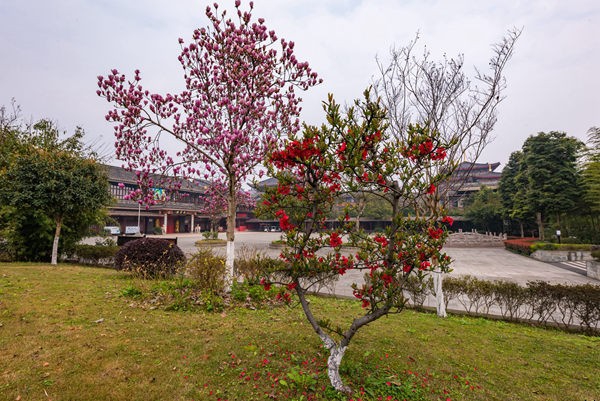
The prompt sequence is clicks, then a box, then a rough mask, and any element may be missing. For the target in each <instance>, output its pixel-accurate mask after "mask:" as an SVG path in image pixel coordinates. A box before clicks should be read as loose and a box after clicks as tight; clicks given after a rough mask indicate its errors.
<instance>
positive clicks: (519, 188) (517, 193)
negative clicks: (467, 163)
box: [498, 151, 534, 237]
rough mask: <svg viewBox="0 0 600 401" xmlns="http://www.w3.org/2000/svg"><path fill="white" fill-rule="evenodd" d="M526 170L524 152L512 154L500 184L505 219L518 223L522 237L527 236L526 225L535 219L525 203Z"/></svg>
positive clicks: (499, 190)
mask: <svg viewBox="0 0 600 401" xmlns="http://www.w3.org/2000/svg"><path fill="white" fill-rule="evenodd" d="M524 169H525V165H524V163H523V152H521V151H516V152H513V153H511V155H510V157H509V159H508V163H506V166H504V169H502V176H501V177H500V182H499V183H498V193H499V195H500V200H501V203H502V214H503V217H504V218H507V219H510V220H514V221H516V222H518V224H519V231H520V232H521V237H524V236H525V230H524V226H525V224H526V223H528V222H530V221H533V219H534V218H533V216H534V215H533V212H532V210H530V209H529V207H528V204H527V202H526V201H525V199H526V196H525V192H526V190H527V175H526V174H525V173H524V172H522V171H523V170H524Z"/></svg>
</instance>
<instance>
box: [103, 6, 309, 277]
mask: <svg viewBox="0 0 600 401" xmlns="http://www.w3.org/2000/svg"><path fill="white" fill-rule="evenodd" d="M249 6H250V7H249V10H247V11H244V10H243V9H242V8H241V2H240V1H239V0H236V1H235V20H234V19H231V18H228V17H227V13H226V11H223V12H220V11H219V5H218V4H217V3H214V5H213V7H212V8H211V7H207V8H206V16H207V17H208V20H209V21H210V23H209V25H208V26H207V27H204V28H200V29H197V30H195V31H194V33H193V36H192V40H191V42H190V43H189V44H186V43H185V42H184V40H183V39H179V43H180V45H181V55H180V56H179V61H180V63H181V66H182V67H183V79H184V85H185V89H184V90H183V91H182V92H181V93H176V94H166V95H161V94H156V93H151V92H150V91H148V90H146V89H144V88H143V87H142V85H141V75H140V71H139V70H136V71H135V74H134V76H133V79H127V78H126V77H125V75H124V74H121V73H120V72H119V71H118V70H116V69H113V70H112V71H111V72H110V74H108V76H107V77H103V76H99V77H98V87H99V89H98V91H97V93H98V95H99V96H101V97H104V98H106V100H107V101H108V102H109V103H111V104H112V105H113V106H114V108H113V109H111V110H110V111H109V112H108V114H107V115H106V119H107V120H108V121H110V122H113V123H114V124H115V126H114V129H115V136H116V141H115V146H116V155H117V158H118V159H120V160H123V161H124V162H125V163H126V167H128V168H130V169H131V170H135V171H137V172H138V181H139V186H140V189H141V191H140V192H139V193H138V194H136V196H138V198H139V199H141V200H142V201H143V202H144V203H146V204H151V203H152V202H153V198H152V193H151V189H152V188H153V187H156V186H158V185H159V183H156V182H154V181H155V178H153V177H156V175H155V174H160V175H163V176H170V177H177V178H183V179H193V178H200V179H205V180H210V181H214V182H217V183H219V184H221V185H223V186H224V187H225V188H226V196H225V199H226V201H227V241H228V242H227V261H226V265H227V267H228V271H229V275H228V280H226V282H227V283H228V284H230V283H231V278H232V274H233V260H234V238H235V237H234V228H235V214H236V208H237V205H238V198H237V194H238V193H239V192H240V189H241V186H242V184H243V183H244V182H245V181H246V179H247V177H248V176H249V175H250V174H252V173H253V172H254V171H255V169H256V167H257V165H258V164H259V163H261V161H263V160H264V157H265V154H266V152H267V151H268V150H269V149H271V148H272V147H273V146H274V145H275V144H276V142H277V140H278V138H279V137H280V136H281V135H293V134H294V133H296V132H297V131H298V130H299V128H300V122H299V120H298V116H299V113H300V106H299V104H300V101H301V99H300V98H299V97H298V96H297V95H296V90H297V89H300V90H306V89H308V88H310V87H311V86H314V85H316V84H318V83H319V82H320V79H318V77H317V74H316V73H315V72H313V71H312V70H311V69H310V67H309V65H308V63H306V62H301V61H299V60H298V59H297V58H296V56H295V55H294V43H293V42H288V41H286V40H285V39H278V37H277V35H276V34H275V32H274V31H272V30H269V29H268V28H267V27H266V25H265V24H264V19H262V18H258V19H257V20H254V19H253V17H252V9H253V3H252V2H250V3H249ZM167 138H168V140H166V139H167ZM173 143H175V144H176V145H173ZM175 146H176V147H177V149H174V147H175ZM169 149H174V150H173V151H170V150H169ZM161 184H162V185H163V186H164V185H168V186H169V187H170V188H175V189H177V186H178V185H179V184H178V181H177V180H172V181H168V182H166V183H161Z"/></svg>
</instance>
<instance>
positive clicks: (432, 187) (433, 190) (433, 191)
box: [427, 184, 436, 195]
mask: <svg viewBox="0 0 600 401" xmlns="http://www.w3.org/2000/svg"><path fill="white" fill-rule="evenodd" d="M435 189H436V188H435V185H433V184H431V185H430V186H429V188H428V189H427V193H428V194H429V195H433V194H434V193H435Z"/></svg>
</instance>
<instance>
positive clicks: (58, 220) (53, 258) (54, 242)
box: [50, 217, 62, 265]
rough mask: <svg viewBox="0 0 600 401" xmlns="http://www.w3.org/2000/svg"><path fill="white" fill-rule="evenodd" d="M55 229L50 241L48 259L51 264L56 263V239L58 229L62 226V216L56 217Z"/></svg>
mask: <svg viewBox="0 0 600 401" xmlns="http://www.w3.org/2000/svg"><path fill="white" fill-rule="evenodd" d="M55 221H56V230H55V231H54V241H53V242H52V259H51V260H50V264H51V265H56V264H57V263H58V240H59V239H60V230H61V228H62V217H57V218H56V219H55Z"/></svg>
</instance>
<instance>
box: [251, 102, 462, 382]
mask: <svg viewBox="0 0 600 401" xmlns="http://www.w3.org/2000/svg"><path fill="white" fill-rule="evenodd" d="M359 116H360V117H359ZM327 121H329V123H330V127H326V126H324V127H321V128H320V129H319V128H315V127H306V128H305V130H304V132H303V136H302V137H301V138H297V137H291V138H290V139H289V140H288V141H287V142H286V143H284V144H283V146H282V147H281V148H280V149H278V150H276V151H275V152H273V153H272V155H271V158H270V162H271V165H270V174H271V175H272V176H274V177H276V178H277V180H278V185H277V187H275V188H272V189H270V190H268V191H267V193H266V195H265V199H264V201H263V202H262V206H260V208H259V210H258V212H259V213H261V212H264V213H266V214H269V215H273V214H274V215H275V216H276V217H277V218H278V219H279V225H280V227H281V229H282V232H283V242H285V245H286V247H285V248H284V249H283V251H282V252H281V255H280V259H281V261H282V262H283V263H282V264H281V265H279V266H277V267H276V268H275V269H273V270H271V271H268V272H265V274H264V277H263V278H262V280H261V285H262V286H263V287H264V288H265V289H267V290H268V289H271V286H272V285H273V284H278V285H280V288H282V289H283V291H284V293H282V295H281V296H280V298H281V299H282V300H283V301H284V302H285V301H288V300H290V299H291V298H290V297H289V295H288V296H286V295H285V294H286V293H287V292H288V291H295V293H296V295H297V297H298V299H299V301H300V304H301V305H302V306H303V308H304V312H305V314H306V317H307V319H308V320H309V322H310V324H311V325H312V327H313V329H314V330H315V331H316V332H317V333H318V335H319V336H320V338H321V340H322V341H323V342H324V345H325V347H326V348H327V349H329V351H330V355H331V357H330V360H329V368H330V369H329V375H330V376H329V377H330V380H331V383H332V385H333V386H334V387H335V388H336V389H338V390H340V391H348V388H347V387H345V386H344V385H343V383H342V382H341V378H340V377H339V363H340V361H341V358H342V356H343V353H344V351H345V349H346V347H347V345H348V343H349V342H350V340H351V338H352V337H353V335H354V334H355V333H356V331H357V330H358V329H360V328H361V327H362V326H364V325H366V324H368V323H370V322H372V321H374V320H376V319H378V318H380V317H382V316H385V315H386V314H388V313H393V312H399V311H401V310H402V309H403V308H404V306H405V304H406V299H405V297H404V293H405V290H407V289H408V288H409V286H410V285H411V284H412V281H411V282H410V284H409V280H412V279H410V277H411V275H415V274H417V273H419V272H423V271H427V270H433V269H439V270H441V271H446V270H448V268H449V264H450V258H449V257H448V256H446V255H445V254H444V253H443V252H442V251H441V249H442V246H443V244H444V242H445V239H446V236H447V228H446V227H447V225H451V224H452V219H451V218H450V217H448V216H445V214H446V213H445V211H444V210H443V209H442V208H441V207H440V206H439V202H437V201H436V199H437V198H436V196H437V190H436V189H437V186H438V184H439V183H440V182H441V181H442V180H443V179H444V178H445V177H446V175H445V174H447V168H446V165H445V164H444V163H445V162H444V160H443V159H444V157H445V155H446V150H447V149H448V146H449V145H448V144H445V143H442V142H441V140H440V134H439V132H436V131H434V130H430V129H429V128H428V127H427V126H420V125H414V126H410V127H409V129H408V135H409V137H410V141H409V144H408V145H407V144H404V143H403V142H401V141H399V140H398V139H397V138H395V137H392V136H390V134H389V132H388V131H387V130H386V128H387V126H386V114H385V110H384V109H383V108H381V107H380V106H379V104H378V103H376V102H372V101H371V99H370V98H369V96H368V94H367V95H366V97H365V101H364V102H362V103H357V104H356V109H354V110H350V111H348V113H347V114H346V115H345V116H342V115H341V114H340V113H339V107H338V105H337V104H335V102H333V99H332V98H330V103H329V104H328V107H327ZM425 168H427V169H428V173H427V174H424V173H423V171H424V169H425ZM436 171H437V173H436ZM442 171H443V173H442ZM361 193H372V194H377V195H378V196H380V197H381V198H382V199H383V200H384V201H385V202H387V203H389V205H390V206H391V207H390V209H391V210H393V213H392V219H391V224H390V225H389V226H388V227H387V228H385V229H384V230H382V231H381V232H378V233H375V234H370V233H367V232H364V231H362V230H360V229H358V230H357V228H356V227H355V225H354V224H355V223H354V221H350V219H348V218H347V217H346V216H349V215H350V214H351V212H352V210H351V208H352V207H356V206H353V205H352V202H348V204H349V205H348V206H347V210H346V211H345V213H342V214H341V216H343V217H340V219H339V221H338V222H337V223H336V224H335V225H334V227H333V228H331V225H330V224H328V222H327V218H328V216H330V215H331V212H332V209H333V207H334V205H335V204H336V202H337V200H338V199H339V197H340V196H342V195H343V194H361ZM406 210H411V211H412V214H411V215H407V214H406V213H405V211H406ZM346 238H348V241H349V242H351V243H352V245H353V247H356V248H358V251H356V252H355V253H353V254H348V253H347V251H346V252H343V250H342V248H341V247H342V245H343V243H344V241H345V240H346ZM344 253H345V254H344ZM348 271H358V272H361V273H362V274H363V275H364V280H363V282H361V283H360V284H358V283H357V284H353V285H352V289H353V295H354V296H355V297H356V299H357V300H358V301H359V302H360V304H361V305H362V307H363V309H364V315H363V316H362V317H357V318H356V319H355V320H353V322H352V323H351V328H350V329H348V331H346V332H344V331H342V329H339V328H332V327H328V326H327V319H322V320H319V319H317V318H316V317H315V316H314V315H313V312H312V311H311V309H310V305H309V304H308V302H307V300H306V293H307V291H310V290H311V289H312V288H313V287H315V286H321V285H323V283H324V282H328V281H332V280H333V281H334V280H337V279H338V278H339V276H341V275H344V274H346V273H347V272H348ZM335 333H337V334H336V335H339V337H335V336H334V334H335Z"/></svg>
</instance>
